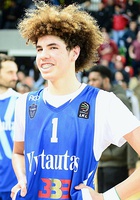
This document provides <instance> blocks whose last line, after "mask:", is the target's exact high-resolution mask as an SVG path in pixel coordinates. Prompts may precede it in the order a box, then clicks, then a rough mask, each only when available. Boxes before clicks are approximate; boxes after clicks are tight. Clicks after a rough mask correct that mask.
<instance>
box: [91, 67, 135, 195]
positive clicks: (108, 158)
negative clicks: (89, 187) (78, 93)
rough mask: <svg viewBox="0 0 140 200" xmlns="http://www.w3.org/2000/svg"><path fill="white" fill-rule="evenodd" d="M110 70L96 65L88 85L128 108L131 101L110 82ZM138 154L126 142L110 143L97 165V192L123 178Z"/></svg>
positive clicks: (121, 90)
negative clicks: (117, 99)
mask: <svg viewBox="0 0 140 200" xmlns="http://www.w3.org/2000/svg"><path fill="white" fill-rule="evenodd" d="M112 78H113V76H112V73H111V71H110V70H109V69H108V68H107V67H105V66H102V65H97V66H95V67H93V68H92V69H91V70H90V71H89V76H88V80H89V82H88V83H89V85H91V86H93V87H97V88H100V89H103V90H105V91H109V92H113V93H114V94H115V95H116V96H117V97H118V98H119V99H120V100H121V101H122V102H123V103H124V104H125V105H126V106H127V107H128V108H129V109H130V110H131V109H132V107H131V103H130V101H129V99H128V98H127V96H126V92H125V90H124V89H123V88H122V87H121V86H120V85H113V84H112ZM137 160H138V155H137V154H136V152H135V151H134V150H133V149H132V148H131V147H130V145H129V144H128V143H126V144H124V145H123V146H122V147H120V148H119V147H117V146H115V145H113V144H112V145H110V146H109V147H107V149H106V150H105V151H104V152H103V154H102V156H101V158H100V160H99V165H98V173H97V182H98V192H100V193H103V192H105V191H106V190H108V189H110V188H112V187H113V186H115V185H116V184H118V183H120V182H121V181H123V180H125V179H126V178H127V177H128V176H129V175H130V174H131V173H132V172H133V171H134V170H135V167H136V162H137Z"/></svg>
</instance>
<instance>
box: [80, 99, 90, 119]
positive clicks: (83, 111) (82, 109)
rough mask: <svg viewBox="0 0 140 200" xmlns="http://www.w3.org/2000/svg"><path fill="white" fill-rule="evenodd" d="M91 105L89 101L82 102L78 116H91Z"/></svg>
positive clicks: (86, 117)
mask: <svg viewBox="0 0 140 200" xmlns="http://www.w3.org/2000/svg"><path fill="white" fill-rule="evenodd" d="M89 111H90V105H89V104H88V103H87V102H82V103H81V104H80V106H79V111H78V117H79V118H85V119H88V118H89Z"/></svg>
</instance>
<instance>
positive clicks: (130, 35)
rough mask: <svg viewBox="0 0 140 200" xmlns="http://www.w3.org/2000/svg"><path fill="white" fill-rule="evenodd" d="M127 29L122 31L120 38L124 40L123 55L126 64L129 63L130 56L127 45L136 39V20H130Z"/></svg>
mask: <svg viewBox="0 0 140 200" xmlns="http://www.w3.org/2000/svg"><path fill="white" fill-rule="evenodd" d="M128 26H129V27H128V29H127V30H126V32H125V33H124V35H123V37H122V40H123V41H124V46H125V48H126V52H125V57H126V65H131V61H130V56H129V47H130V45H131V43H132V42H133V40H135V39H136V34H137V22H136V21H134V20H133V21H130V23H129V25H128Z"/></svg>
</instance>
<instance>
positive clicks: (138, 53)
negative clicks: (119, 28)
mask: <svg viewBox="0 0 140 200" xmlns="http://www.w3.org/2000/svg"><path fill="white" fill-rule="evenodd" d="M129 56H130V58H131V59H132V67H133V69H134V76H139V74H140V30H138V32H137V34H136V39H135V40H134V41H133V42H132V43H131V45H130V47H129Z"/></svg>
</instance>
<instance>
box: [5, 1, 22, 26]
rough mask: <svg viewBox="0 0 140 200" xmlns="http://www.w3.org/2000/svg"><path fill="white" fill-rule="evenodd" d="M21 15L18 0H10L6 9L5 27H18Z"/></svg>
mask: <svg viewBox="0 0 140 200" xmlns="http://www.w3.org/2000/svg"><path fill="white" fill-rule="evenodd" d="M19 17H20V12H19V7H18V4H17V2H16V0H10V1H9V6H8V8H7V9H5V10H4V21H5V23H4V27H3V28H4V29H16V27H17V22H18V18H19Z"/></svg>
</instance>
